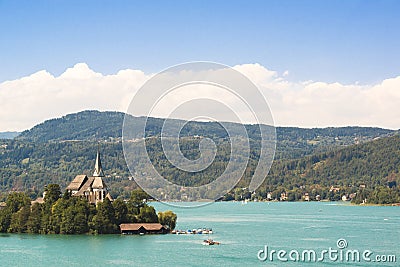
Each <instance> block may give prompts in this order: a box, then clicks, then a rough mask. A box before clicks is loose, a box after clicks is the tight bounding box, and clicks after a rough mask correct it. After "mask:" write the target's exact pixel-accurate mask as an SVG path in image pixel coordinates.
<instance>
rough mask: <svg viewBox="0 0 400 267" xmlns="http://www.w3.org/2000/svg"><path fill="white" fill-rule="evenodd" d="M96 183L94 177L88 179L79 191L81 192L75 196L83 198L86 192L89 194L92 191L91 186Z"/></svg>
mask: <svg viewBox="0 0 400 267" xmlns="http://www.w3.org/2000/svg"><path fill="white" fill-rule="evenodd" d="M93 181H94V177H88V179H87V180H86V182H85V183H84V184H83V185H82V187H81V188H80V189H79V191H78V192H77V193H76V194H75V196H83V195H84V192H89V191H91V185H92V183H93Z"/></svg>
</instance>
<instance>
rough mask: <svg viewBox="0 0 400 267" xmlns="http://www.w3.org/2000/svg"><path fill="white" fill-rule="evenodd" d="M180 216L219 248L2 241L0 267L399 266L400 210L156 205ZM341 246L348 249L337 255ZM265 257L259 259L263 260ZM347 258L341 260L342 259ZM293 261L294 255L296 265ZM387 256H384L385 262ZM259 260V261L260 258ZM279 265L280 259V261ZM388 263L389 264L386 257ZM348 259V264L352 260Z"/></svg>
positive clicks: (180, 242)
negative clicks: (354, 256) (308, 253)
mask: <svg viewBox="0 0 400 267" xmlns="http://www.w3.org/2000/svg"><path fill="white" fill-rule="evenodd" d="M153 205H154V206H155V207H156V209H157V210H158V211H163V210H168V209H172V210H173V211H174V212H175V213H177V214H178V224H177V229H193V228H203V227H208V228H212V229H213V230H214V234H212V235H210V237H212V238H213V239H214V240H216V241H220V242H221V245H219V246H218V245H215V246H203V245H202V240H203V239H205V238H207V236H206V235H172V234H169V235H144V236H121V235H108V236H86V235H85V236H61V235H48V236H44V235H14V234H13V235H11V234H0V265H1V266H339V265H340V266H400V207H371V206H370V207H363V206H352V205H349V204H346V203H341V202H340V203H339V202H337V203H336V202H335V203H332V202H328V203H327V202H310V203H303V202H298V203H279V202H270V203H265V202H259V203H257V202H256V203H254V202H249V203H247V204H246V205H243V204H241V203H240V202H219V203H214V204H211V205H208V206H204V207H200V208H175V207H170V206H166V205H164V204H161V203H153ZM338 239H345V240H346V242H347V247H346V248H343V249H339V248H338V246H337V240H338ZM265 246H268V249H269V252H270V250H271V249H272V250H277V251H278V250H284V251H286V252H287V254H286V258H288V257H289V256H288V254H289V252H290V251H292V250H297V251H298V252H299V253H300V255H301V253H302V252H303V251H304V250H314V251H315V252H316V253H317V254H316V255H317V258H318V257H320V252H321V251H323V250H328V249H329V248H332V249H335V250H338V254H337V255H338V256H337V257H339V255H340V254H339V251H342V252H343V253H345V251H347V250H357V251H359V252H360V253H363V252H364V251H365V250H370V251H371V252H372V254H368V257H367V259H371V260H374V259H375V256H377V255H378V256H379V257H380V259H382V258H385V257H386V256H390V255H394V256H396V261H397V262H394V263H393V262H386V263H382V262H372V261H371V262H366V261H363V260H362V259H361V261H360V262H353V261H346V260H345V257H344V256H343V260H342V261H341V260H340V258H338V259H337V260H336V261H334V258H333V260H329V257H328V255H327V254H324V259H323V260H322V261H320V262H313V261H311V262H309V261H307V258H305V260H304V261H301V258H300V261H299V262H293V261H291V260H288V261H287V262H283V261H280V260H279V259H277V258H276V254H275V255H273V256H274V257H275V258H274V259H273V261H271V260H270V259H269V258H268V259H266V260H265V261H260V260H259V259H258V257H257V254H258V252H259V251H260V250H263V249H264V247H265ZM263 255H264V254H262V253H261V254H260V256H263ZM343 255H345V254H343ZM295 256H296V254H292V257H294V258H295ZM382 256H384V257H382ZM261 258H262V257H261ZM283 258H285V257H284V256H283ZM386 258H388V257H386ZM350 260H351V259H350Z"/></svg>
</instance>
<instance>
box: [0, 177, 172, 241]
mask: <svg viewBox="0 0 400 267" xmlns="http://www.w3.org/2000/svg"><path fill="white" fill-rule="evenodd" d="M45 192H46V194H45V198H44V203H38V202H35V203H33V204H32V205H31V199H30V198H29V197H28V196H27V195H26V194H25V193H22V192H13V193H10V194H9V195H8V196H7V200H6V206H5V207H4V208H2V209H0V232H3V233H5V232H8V233H32V234H86V233H89V234H114V233H119V225H120V224H121V223H158V222H159V223H160V224H162V225H164V226H165V227H166V228H167V229H168V230H170V231H172V230H173V229H174V228H175V225H176V220H177V216H176V214H175V213H173V212H172V211H165V212H159V213H158V215H157V213H156V211H155V209H154V207H152V206H150V205H148V204H147V203H146V202H145V201H144V200H145V199H148V196H147V194H145V193H144V192H143V191H141V190H133V191H132V193H131V196H130V198H129V200H128V201H127V202H125V201H124V200H122V199H121V198H118V199H116V200H114V201H113V202H111V201H110V200H109V199H108V198H106V199H105V200H104V202H102V203H99V204H98V205H97V206H95V205H91V204H89V202H88V201H87V200H86V199H85V198H82V197H72V196H71V194H70V193H68V192H65V193H64V194H63V195H62V194H61V189H60V186H59V185H57V184H49V185H48V186H47V187H46V189H45Z"/></svg>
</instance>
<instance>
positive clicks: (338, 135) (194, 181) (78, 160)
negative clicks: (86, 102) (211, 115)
mask: <svg viewBox="0 0 400 267" xmlns="http://www.w3.org/2000/svg"><path fill="white" fill-rule="evenodd" d="M123 119H124V114H123V113H119V112H98V111H84V112H80V113H76V114H70V115H67V116H64V117H62V118H59V119H53V120H49V121H46V122H44V123H42V124H39V125H37V126H35V127H34V128H32V129H31V130H28V131H25V132H23V133H21V134H20V135H19V136H18V137H17V138H15V139H13V140H0V191H1V192H3V196H0V201H1V199H3V200H4V199H5V198H6V197H7V194H6V193H7V192H9V191H24V192H26V193H27V194H28V196H30V197H31V198H35V197H36V196H38V195H40V194H41V193H42V191H43V188H44V186H45V185H47V184H49V183H57V184H60V186H61V188H64V187H65V186H66V185H67V184H68V183H69V182H70V181H71V180H72V179H73V178H74V177H75V175H77V174H87V175H90V174H91V172H92V171H93V169H92V168H93V166H94V159H95V153H96V150H97V146H98V143H99V142H100V143H101V151H102V155H103V156H102V157H103V165H104V166H103V167H104V169H105V172H106V176H107V177H106V178H105V181H106V183H107V185H108V186H109V188H110V189H111V192H110V193H111V194H112V196H113V197H117V196H121V197H124V198H129V196H130V192H131V191H132V190H133V189H135V188H136V184H135V183H134V181H133V180H134V179H133V178H134V177H132V175H131V174H130V172H129V170H128V168H127V166H126V162H125V158H124V155H123V150H122V141H121V127H122V126H121V125H122V123H123ZM132 120H133V121H135V120H138V121H139V120H144V118H143V117H138V118H133V117H132ZM163 123H164V120H163V119H156V118H150V119H149V120H148V124H147V126H146V136H147V137H148V138H147V139H146V145H147V152H148V154H149V155H150V158H151V160H152V162H153V164H154V166H155V167H156V169H157V171H158V172H159V173H161V174H162V175H163V176H165V177H166V178H167V179H168V180H170V181H171V182H174V183H177V184H180V185H185V186H196V185H201V184H205V183H208V182H210V181H212V180H213V179H215V177H218V175H219V174H220V173H221V171H223V170H224V169H225V167H226V165H227V162H228V161H229V157H230V149H229V147H230V143H229V138H228V137H227V133H226V131H225V130H224V128H223V127H221V125H220V124H218V123H215V122H189V123H187V124H186V125H185V127H184V128H182V130H181V132H180V134H181V138H180V149H181V152H182V154H184V155H185V157H187V158H189V159H196V158H198V157H199V149H198V145H199V140H200V139H199V138H198V137H207V138H211V139H212V140H213V141H214V142H215V143H216V145H217V156H216V158H215V160H214V161H213V164H211V165H210V166H209V167H208V168H207V169H205V170H204V171H202V172H199V173H187V172H183V171H181V170H179V169H177V168H175V167H174V166H172V165H171V163H170V162H168V160H167V158H166V157H165V155H164V154H163V151H162V149H161V148H162V146H161V145H160V138H159V137H160V134H161V128H162V125H163ZM173 123H177V125H178V123H179V121H177V120H176V121H175V120H174V121H172V124H173ZM232 125H233V126H234V127H235V125H236V124H232ZM239 126H240V125H238V127H239ZM261 127H268V126H261ZM245 128H246V131H247V134H248V136H249V141H250V149H251V151H250V159H249V162H248V164H247V168H246V171H245V173H244V175H243V177H242V179H241V180H240V182H239V184H238V186H237V188H235V189H233V190H232V191H231V192H230V193H229V194H227V195H226V196H225V197H224V199H226V200H229V199H243V198H259V199H265V198H267V197H268V196H270V198H271V199H278V200H279V199H281V194H283V193H284V194H285V195H286V197H284V198H282V199H285V200H289V201H290V200H292V201H294V200H302V199H303V200H304V196H305V195H306V194H307V195H308V198H309V199H310V200H316V199H319V198H320V199H330V200H339V199H341V198H342V197H343V195H345V196H347V197H349V198H350V199H353V200H354V202H362V201H364V200H365V199H368V200H369V201H370V202H374V203H379V202H382V200H380V199H382V197H378V195H381V196H382V195H387V197H385V201H384V202H389V203H394V202H400V201H399V199H398V196H399V194H398V188H399V187H398V185H399V184H400V180H399V173H400V147H399V144H400V142H399V136H398V135H397V134H398V132H397V131H392V130H386V129H380V128H368V127H340V128H323V129H319V128H318V129H301V128H294V127H277V128H276V137H277V143H276V153H275V161H274V163H273V165H272V168H271V171H270V174H269V175H268V176H267V178H266V180H265V182H264V184H263V185H262V186H261V187H260V188H259V189H258V190H257V192H248V191H246V189H245V188H246V187H247V186H248V183H249V181H250V178H251V176H252V173H253V171H254V168H255V166H256V164H257V160H258V157H259V153H260V143H259V129H258V126H257V125H245ZM135 160H136V161H137V162H136V163H137V164H141V162H142V161H143V156H142V155H140V154H139V153H138V155H137V158H135ZM332 187H333V188H334V189H332ZM387 190H389V191H388V192H386V191H387ZM396 190H397V191H396ZM361 191H362V192H361ZM396 192H397V193H396ZM318 196H319V197H318ZM361 196H366V197H364V198H362V199H361ZM374 196H375V197H374ZM389 196H390V197H389ZM388 199H389V200H388ZM381 204H382V203H381Z"/></svg>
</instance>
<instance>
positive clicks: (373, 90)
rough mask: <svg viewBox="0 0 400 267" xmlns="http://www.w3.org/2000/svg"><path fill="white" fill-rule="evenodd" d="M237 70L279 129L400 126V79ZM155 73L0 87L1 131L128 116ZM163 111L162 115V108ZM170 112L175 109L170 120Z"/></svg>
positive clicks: (33, 78) (35, 80)
mask: <svg viewBox="0 0 400 267" xmlns="http://www.w3.org/2000/svg"><path fill="white" fill-rule="evenodd" d="M234 69H236V70H238V71H240V72H242V73H243V74H245V75H246V76H247V77H249V79H251V80H252V81H253V82H254V83H255V84H256V85H257V86H258V87H259V88H260V90H261V91H262V92H263V94H264V95H265V97H266V99H267V101H268V102H269V105H270V107H271V109H272V113H273V116H274V120H275V124H276V125H291V126H300V127H325V126H346V125H360V126H379V127H385V128H393V129H398V128H400V108H398V106H399V105H400V76H398V77H395V78H390V79H386V80H383V81H382V82H380V83H378V84H375V85H360V84H359V83H355V84H348V85H343V84H340V83H325V82H314V81H300V82H291V81H289V80H287V76H288V74H289V71H285V72H284V73H283V74H282V75H279V74H278V73H277V72H276V71H272V70H268V69H267V68H266V67H264V66H262V65H260V64H244V65H238V66H235V67H234ZM151 75H152V74H145V73H144V72H142V71H140V70H131V69H127V70H121V71H119V72H118V73H117V74H114V75H103V74H101V73H98V72H95V71H93V70H91V69H90V68H89V67H88V66H87V65H86V64H85V63H79V64H76V65H75V66H73V67H72V68H68V69H67V70H66V71H65V72H64V73H63V74H61V75H60V76H58V77H54V76H53V75H52V74H50V73H49V72H47V71H44V70H42V71H39V72H36V73H34V74H32V75H30V76H26V77H23V78H20V79H17V80H13V81H6V82H3V83H0V106H1V109H0V132H1V131H7V130H19V131H20V130H24V129H28V128H30V127H32V126H34V125H35V124H37V123H40V122H42V121H44V120H46V119H50V118H54V117H60V116H63V115H65V114H68V113H72V112H78V111H81V110H86V109H97V110H118V111H123V112H125V111H126V110H127V108H128V105H129V103H130V101H131V99H132V97H133V96H134V94H135V92H136V91H137V90H138V89H139V88H140V86H141V85H143V83H144V82H145V81H146V80H147V79H149V78H150V77H151ZM208 94H210V92H208ZM185 97H186V98H187V95H186V96H185ZM208 97H209V95H208ZM215 99H218V98H217V97H215ZM232 99H233V98H232ZM230 101H231V100H230ZM232 101H234V100H232ZM170 104H171V103H170ZM230 104H231V105H235V103H234V102H230ZM238 105H239V104H238ZM158 111H159V112H157V114H159V115H162V113H163V109H162V107H161V109H159V110H158ZM169 112H170V108H169V109H168V112H167V111H166V112H165V113H166V114H165V116H167V115H168V113H169Z"/></svg>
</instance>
